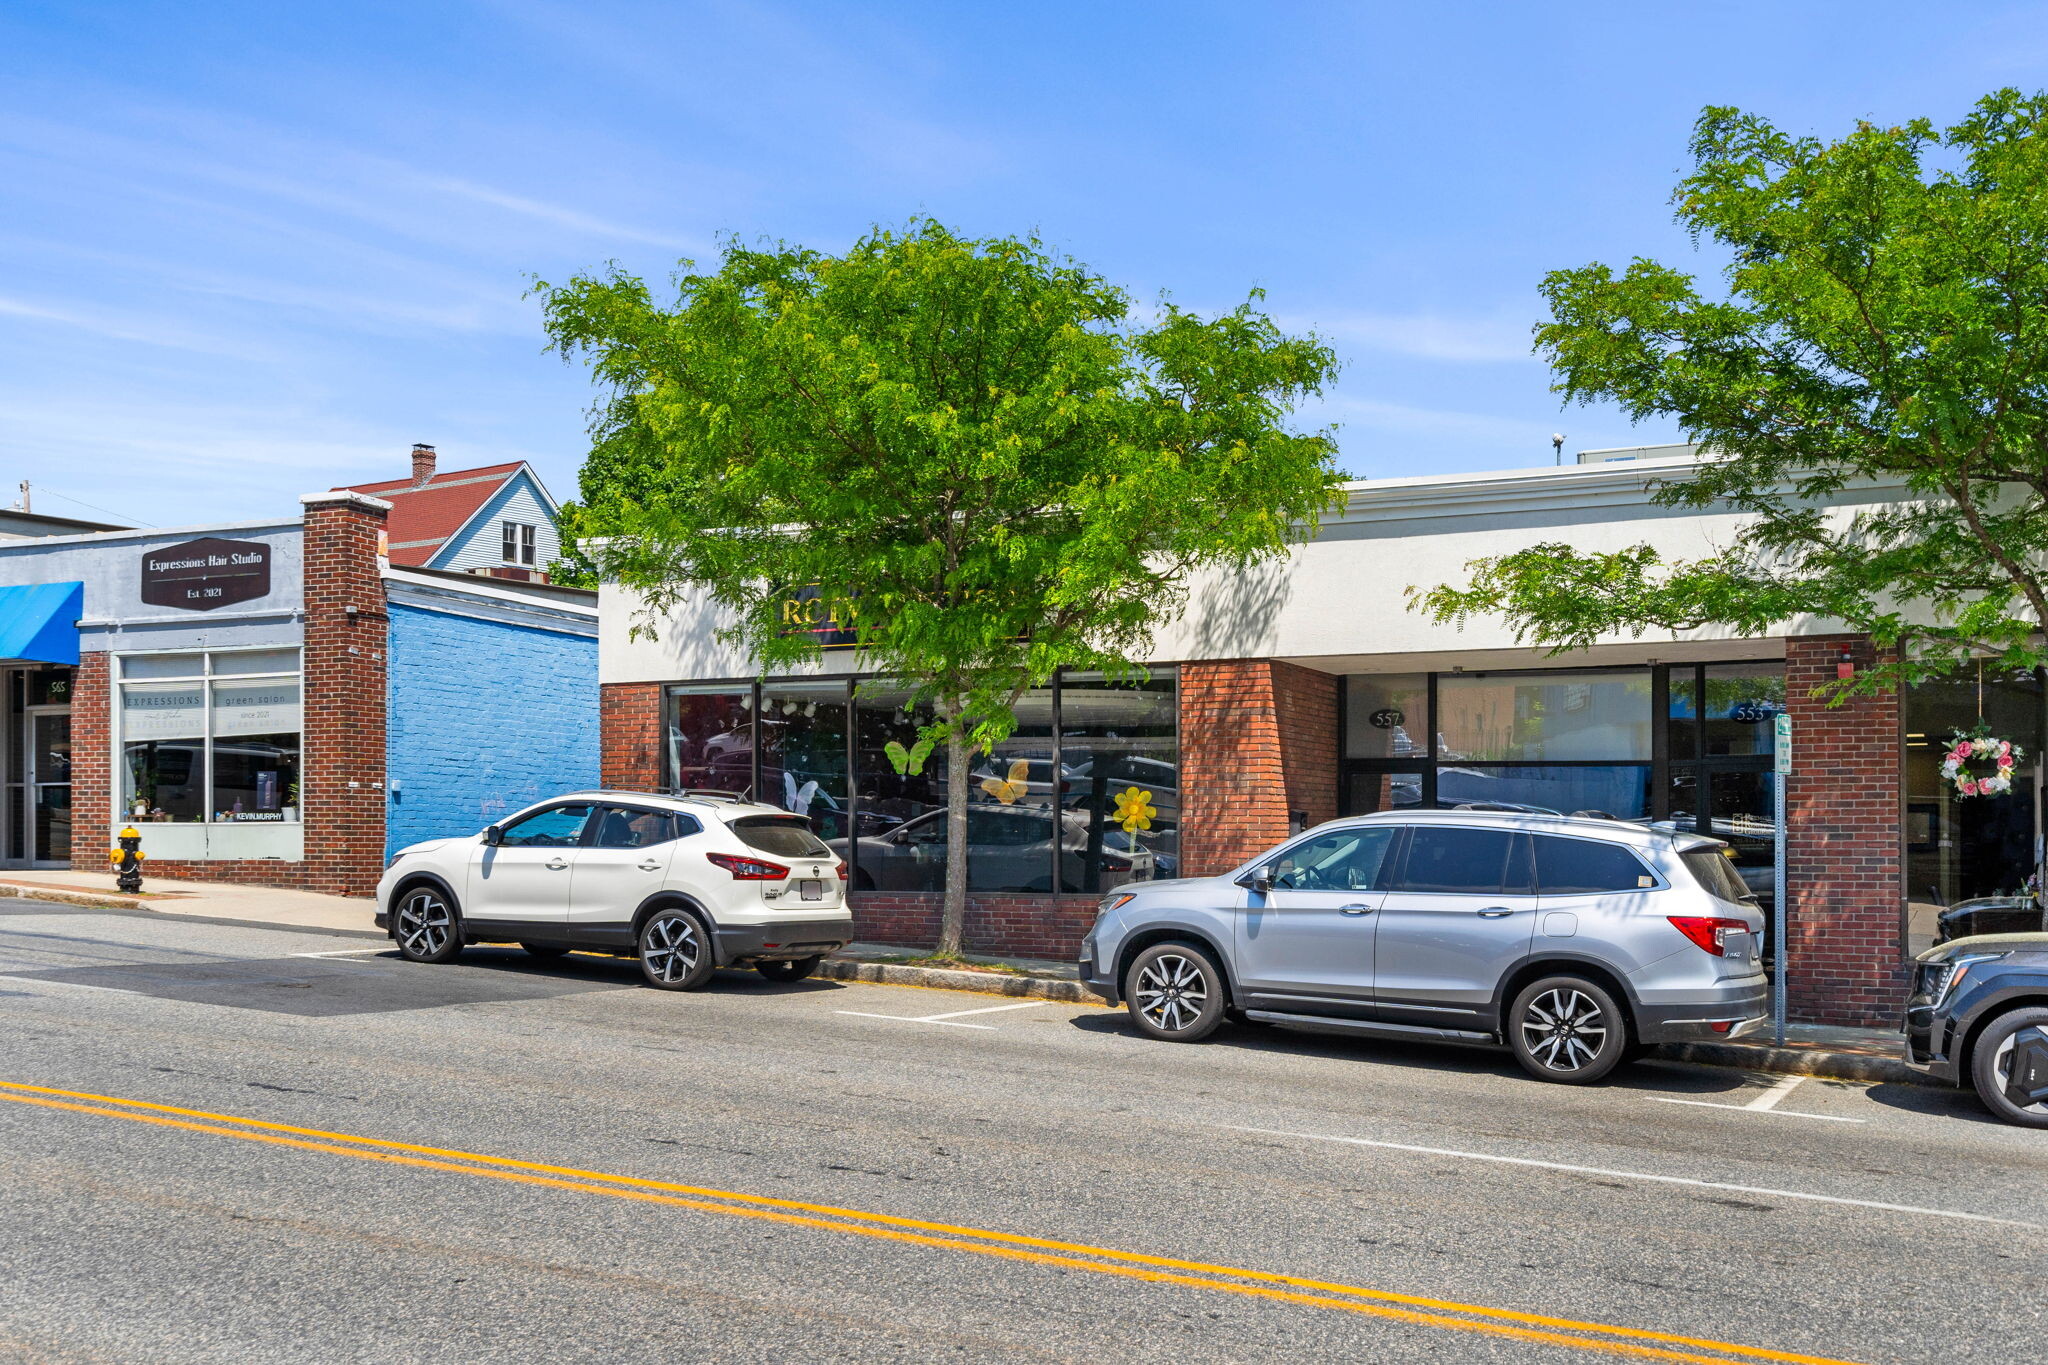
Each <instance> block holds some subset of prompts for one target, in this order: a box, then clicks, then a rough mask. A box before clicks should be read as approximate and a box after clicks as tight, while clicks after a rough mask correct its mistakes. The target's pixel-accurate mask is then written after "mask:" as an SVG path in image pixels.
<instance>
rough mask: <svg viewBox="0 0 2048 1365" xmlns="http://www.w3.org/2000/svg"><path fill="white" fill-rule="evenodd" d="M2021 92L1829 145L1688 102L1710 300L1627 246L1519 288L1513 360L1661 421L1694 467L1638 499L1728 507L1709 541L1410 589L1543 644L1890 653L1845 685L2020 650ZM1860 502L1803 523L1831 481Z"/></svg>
mask: <svg viewBox="0 0 2048 1365" xmlns="http://www.w3.org/2000/svg"><path fill="white" fill-rule="evenodd" d="M2044 120H2048V95H2044V94H2035V95H2022V94H2021V93H2020V92H2018V91H2016V90H2010V89H2008V90H2001V91H1998V92H1997V93H1995V94H1992V95H1989V96H1987V97H1985V98H1984V99H1983V100H1981V101H1979V102H1978V104H1977V105H1976V107H1975V109H1974V110H1973V112H1972V113H1971V114H1970V116H1969V117H1968V118H1966V119H1964V120H1963V121H1962V122H1960V123H1958V124H1956V125H1955V126H1954V127H1951V128H1948V129H1946V130H1937V129H1936V128H1935V127H1934V126H1933V125H1932V124H1930V123H1929V122H1928V121H1926V120H1924V119H1920V120H1915V121H1913V122H1911V123H1908V124H1905V125H1903V126H1898V127H1878V126H1875V125H1872V124H1868V123H1864V124H1859V125H1858V126H1857V127H1856V128H1855V129H1854V131H1852V132H1850V133H1849V134H1848V135H1847V136H1845V137H1843V138H1841V139H1839V140H1837V141H1833V142H1823V141H1821V140H1818V139H1816V138H1812V137H1796V136H1793V135H1791V134H1789V133H1786V132H1783V131H1781V130H1779V129H1778V128H1776V127H1773V126H1772V125H1771V124H1770V123H1768V122H1767V121H1765V120H1764V119H1762V118H1759V117H1757V116H1755V115H1753V114H1746V113H1743V112H1740V111H1738V110H1736V109H1732V108H1709V109H1707V110H1706V111H1705V112H1704V113H1703V114H1702V115H1701V117H1700V119H1699V121H1698V123H1697V125H1696V127H1695V130H1694V136H1693V142H1692V153H1693V157H1694V160H1695V168H1694V170H1693V172H1692V174H1690V175H1689V176H1687V177H1686V178H1685V179H1684V180H1682V181H1681V182H1680V184H1679V186H1678V188H1677V191H1676V194H1675V195H1674V197H1673V202H1674V203H1675V204H1676V206H1677V218H1678V221H1679V222H1680V223H1681V224H1683V225H1684V226H1685V227H1686V228H1687V229H1688V230H1689V231H1690V232H1691V234H1692V236H1693V239H1694V241H1695V242H1696V243H1697V242H1701V241H1707V242H1710V243H1711V244H1712V245H1713V247H1714V248H1715V249H1717V250H1718V251H1720V252H1721V253H1724V254H1725V257H1726V265H1725V268H1724V269H1723V272H1722V274H1723V279H1724V283H1725V286H1726V287H1725V290H1724V291H1722V292H1721V293H1719V294H1718V295H1709V294H1708V293H1705V292H1703V291H1702V290H1701V288H1700V286H1699V284H1698V282H1697V281H1696V280H1695V279H1694V278H1693V277H1692V276H1690V275H1688V274H1686V273H1684V272H1682V271H1679V270H1675V269H1672V268H1670V267H1668V266H1664V265H1661V264H1658V263H1657V262H1655V261H1651V260H1647V259H1642V258H1638V259H1636V260H1634V261H1632V262H1630V263H1629V265H1628V266H1627V267H1626V268H1625V269H1624V270H1621V271H1619V272H1617V271H1615V270H1614V269H1613V268H1612V267H1610V266H1606V265H1600V264H1594V265H1588V266H1583V267H1580V268H1578V269H1574V270H1560V271H1556V272H1553V273H1552V274H1550V275H1548V276H1547V277H1545V279H1544V281H1543V286H1542V288H1543V293H1544V295H1545V297H1546V298H1547V300H1548V301H1549V304H1550V308H1551V318H1550V320H1549V321H1548V322H1546V323H1544V324H1542V325H1541V326H1539V327H1538V328H1537V329H1536V345H1537V349H1538V351H1539V352H1540V353H1542V354H1543V355H1544V356H1545V357H1546V358H1547V359H1548V360H1549V361H1550V363H1551V365H1552V367H1553V369H1554V371H1555V375H1556V383H1555V384H1554V386H1553V387H1554V389H1555V391H1556V392H1559V393H1561V394H1563V395H1564V396H1565V398H1566V400H1567V401H1568V402H1593V401H1596V400H1609V401H1613V402H1615V403H1617V404H1618V405H1619V406H1620V407H1621V408H1622V410H1623V411H1624V412H1626V413H1627V414H1628V415H1629V417H1630V418H1631V419H1633V420H1638V421H1640V420H1643V419H1646V418H1651V417H1663V418H1675V419H1676V420H1677V422H1678V425H1679V426H1680V428H1681V429H1682V430H1683V431H1684V432H1685V434H1686V436H1687V437H1688V438H1689V439H1691V440H1694V441H1698V442H1700V443H1702V445H1703V446H1704V447H1705V448H1706V452H1707V457H1706V458H1704V459H1702V460H1701V462H1700V463H1699V464H1698V465H1697V467H1695V468H1693V469H1691V470H1690V471H1689V472H1687V473H1685V474H1683V475H1679V476H1674V477H1672V478H1670V479H1668V480H1665V481H1663V482H1661V483H1660V484H1659V485H1658V487H1657V490H1656V493H1655V497H1656V499H1657V500H1658V501H1659V502H1661V503H1664V504H1666V505H1671V506H1682V507H1696V508H1705V507H1715V506H1724V507H1730V508H1734V509H1737V510H1740V511H1742V512H1746V513H1749V514H1751V515H1750V517H1748V518H1746V519H1745V526H1744V529H1743V530H1742V531H1741V532H1740V533H1739V534H1737V535H1736V536H1735V537H1734V538H1733V540H1732V541H1731V542H1730V543H1729V544H1728V545H1727V546H1726V547H1725V548H1723V549H1721V550H1720V551H1719V552H1717V553H1715V554H1713V555H1710V556H1707V557H1704V558H1701V559H1697V560H1680V561H1674V560H1670V559H1667V558H1666V557H1665V556H1664V555H1663V554H1662V553H1660V551H1659V550H1658V549H1657V548H1656V547H1655V546H1653V545H1647V544H1645V545H1638V546H1634V547H1632V548H1629V549H1626V550H1623V551H1617V552H1612V553H1587V552H1583V551H1580V550H1578V549H1576V548H1574V547H1572V546H1570V545H1565V544H1557V543H1548V544H1541V545H1536V546H1532V547H1531V548H1529V549H1527V550H1524V551H1521V552H1519V553H1515V554H1509V555H1504V556H1500V557H1498V558H1494V559H1486V560H1478V561H1475V562H1474V563H1473V564H1471V565H1470V566H1468V567H1469V568H1470V570H1471V573H1472V577H1471V579H1470V581H1469V582H1468V583H1466V584H1465V585H1463V586H1453V585H1439V586H1436V587H1434V588H1430V589H1428V590H1426V591H1418V590H1414V589H1411V595H1412V596H1413V598H1414V599H1415V602H1416V604H1417V605H1418V606H1419V607H1420V608H1421V609H1422V610H1425V611H1427V612H1429V613H1430V614H1431V615H1433V616H1434V617H1435V618H1436V619H1438V620H1455V619H1461V618H1464V617H1467V616H1469V615H1472V614H1476V613H1499V614H1502V615H1504V616H1505V617H1506V618H1507V619H1508V620H1509V621H1510V622H1511V623H1512V624H1513V625H1514V627H1515V629H1516V630H1517V631H1518V633H1519V634H1520V636H1521V638H1523V639H1524V640H1525V641H1528V642H1532V643H1538V644H1543V645H1547V646H1550V647H1551V648H1553V649H1556V650H1562V649H1571V648H1579V647H1583V646H1585V645H1588V644H1591V643H1592V642H1593V641H1594V640H1596V639H1598V638H1600V637H1601V636H1603V635H1610V634H1612V633H1615V632H1636V633H1640V632H1641V631H1643V630H1645V629H1648V628H1653V627H1654V628H1662V629H1672V630H1685V629H1692V628H1697V627H1700V626H1705V625H1710V624H1719V625H1724V626H1730V627H1733V628H1735V629H1738V630H1740V631H1742V632H1744V633H1749V634H1765V633H1769V632H1770V631H1771V630H1772V629H1773V628H1776V627H1781V626H1783V625H1784V624H1786V623H1788V622H1791V621H1794V620H1797V619H1800V618H1805V617H1818V618H1832V619H1835V620H1839V621H1841V622H1843V623H1845V624H1846V625H1848V626H1849V627H1850V628H1852V629H1854V630H1857V631H1861V632H1867V633H1868V634H1869V635H1870V636H1871V637H1872V638H1873V639H1874V640H1875V641H1876V643H1877V644H1878V645H1879V646H1880V647H1881V648H1882V649H1883V650H1884V651H1885V652H1886V653H1887V655H1893V656H1895V657H1892V658H1891V661H1889V662H1887V663H1886V664H1884V665H1883V666H1881V667H1879V668H1876V669H1871V670H1866V671H1863V672H1861V673H1859V674H1858V675H1857V677H1856V679H1855V680H1854V682H1853V683H1852V684H1850V686H1849V687H1848V688H1845V689H1840V691H1841V692H1842V694H1844V695H1846V693H1847V692H1849V691H1862V690H1867V689H1877V688H1885V687H1892V686H1896V685H1898V683H1899V682H1901V681H1917V680H1919V679H1921V678H1925V677H1929V676H1934V675H1938V674H1941V673H1944V672H1948V671H1951V670H1953V669H1955V668H1957V667H1959V666H1961V665H1962V664H1963V663H1964V662H1965V661H1967V660H1970V659H1973V658H1975V659H1982V660H1984V661H1986V662H1987V663H1995V664H1996V665H1999V666H2004V667H2014V668H2031V667H2035V666H2038V665H2039V664H2041V663H2042V662H2043V661H2044V652H2043V647H2042V639H2041V628H2042V623H2043V622H2044V621H2048V580H2044V572H2043V554H2044V551H2048V137H2044V132H2048V122H2044ZM1873 485H1876V486H1896V487H1898V488H1900V490H1901V491H1900V493H1899V494H1898V495H1896V496H1892V497H1890V498H1889V499H1888V500H1885V501H1873V500H1869V499H1866V500H1865V501H1866V505H1865V506H1864V507H1863V508H1862V510H1859V511H1856V512H1854V513H1853V514H1844V513H1843V512H1841V511H1839V510H1837V511H1836V512H1834V513H1833V514H1831V513H1830V504H1831V503H1833V504H1844V503H1851V502H1854V501H1855V497H1856V494H1857V491H1858V490H1859V488H1860V489H1869V488H1871V487H1872V486H1873Z"/></svg>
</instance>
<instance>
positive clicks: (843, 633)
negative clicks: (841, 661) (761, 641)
mask: <svg viewBox="0 0 2048 1365" xmlns="http://www.w3.org/2000/svg"><path fill="white" fill-rule="evenodd" d="M855 615H856V612H855V604H854V600H853V598H852V597H851V596H849V595H846V594H844V593H834V592H831V591H828V590H827V589H825V588H824V587H821V586H820V585H818V584H816V583H806V584H804V585H803V586H802V587H800V588H789V589H786V590H785V591H784V592H783V594H782V600H781V601H780V602H779V603H778V604H777V613H776V618H775V619H776V624H777V625H778V626H779V627H780V628H781V632H782V634H784V635H808V636H810V637H811V639H812V640H813V641H815V642H816V643H817V646H818V648H820V649H853V648H856V647H857V646H858V645H859V644H860V631H859V629H858V628H857V627H856V626H855V625H854V618H855Z"/></svg>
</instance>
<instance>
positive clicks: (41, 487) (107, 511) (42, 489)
mask: <svg viewBox="0 0 2048 1365" xmlns="http://www.w3.org/2000/svg"><path fill="white" fill-rule="evenodd" d="M35 491H36V492H38V493H41V494H42V495H43V496H45V497H50V498H62V499H64V501H66V502H75V503H77V504H78V505H79V506H80V507H89V508H91V509H92V510H93V511H95V512H99V513H102V514H104V515H106V516H110V517H119V518H120V519H121V520H123V521H132V522H134V523H135V524H136V525H137V526H142V527H146V528H147V529H149V530H152V531H154V530H155V529H156V524H155V523H154V522H148V521H144V520H143V519H142V518H140V517H131V516H129V515H128V514H127V513H125V512H116V511H114V510H113V509H111V508H107V507H102V506H100V505H99V504H98V503H94V502H87V501H86V500H85V499H84V498H74V497H72V496H71V495H70V494H69V493H59V492H58V491H57V490H56V489H54V488H51V487H49V486H48V485H47V484H40V483H39V484H37V485H36V486H35Z"/></svg>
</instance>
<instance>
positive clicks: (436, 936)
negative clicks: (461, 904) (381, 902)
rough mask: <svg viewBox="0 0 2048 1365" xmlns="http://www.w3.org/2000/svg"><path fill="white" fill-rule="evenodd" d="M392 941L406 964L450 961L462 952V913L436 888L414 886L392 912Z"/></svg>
mask: <svg viewBox="0 0 2048 1365" xmlns="http://www.w3.org/2000/svg"><path fill="white" fill-rule="evenodd" d="M391 941H392V942H393V943H396V944H397V945H398V955H399V956H400V957H402V958H404V959H405V960H406V961H407V962H426V963H436V964H438V963H442V962H453V961H454V960H455V957H456V955H457V954H459V953H460V952H461V951H462V911H461V910H460V909H459V908H458V907H457V906H456V904H455V898H454V897H453V896H450V895H449V894H448V893H447V892H445V891H443V890H442V889H441V888H440V887H438V886H415V887H412V888H410V889H408V890H407V891H406V893H405V894H404V895H402V896H400V897H399V898H398V904H397V905H395V906H394V907H392V911H391Z"/></svg>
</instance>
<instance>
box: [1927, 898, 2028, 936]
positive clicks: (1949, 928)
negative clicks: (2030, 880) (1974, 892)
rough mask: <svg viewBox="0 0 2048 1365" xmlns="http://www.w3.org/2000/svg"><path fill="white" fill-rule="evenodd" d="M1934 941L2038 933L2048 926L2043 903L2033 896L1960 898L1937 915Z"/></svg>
mask: <svg viewBox="0 0 2048 1365" xmlns="http://www.w3.org/2000/svg"><path fill="white" fill-rule="evenodd" d="M1934 922H1935V925H1936V929H1935V933H1934V941H1935V942H1936V943H1947V942H1949V941H1950V940H1951V939H1958V938H1975V937H1976V936H1978V935H1979V934H2038V933H2040V932H2041V931H2042V930H2044V929H2048V920H2044V918H2043V915H2042V911H2041V903H2040V902H2039V901H2037V900H2035V899H2034V898H2033V897H2032V896H1977V897H1974V898H1972V899H1970V900H1966V901H1957V902H1956V903H1955V904H1954V905H1951V906H1950V907H1948V909H1946V910H1943V911H1942V912H1940V913H1939V914H1937V915H1936V916H1935V917H1934Z"/></svg>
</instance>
